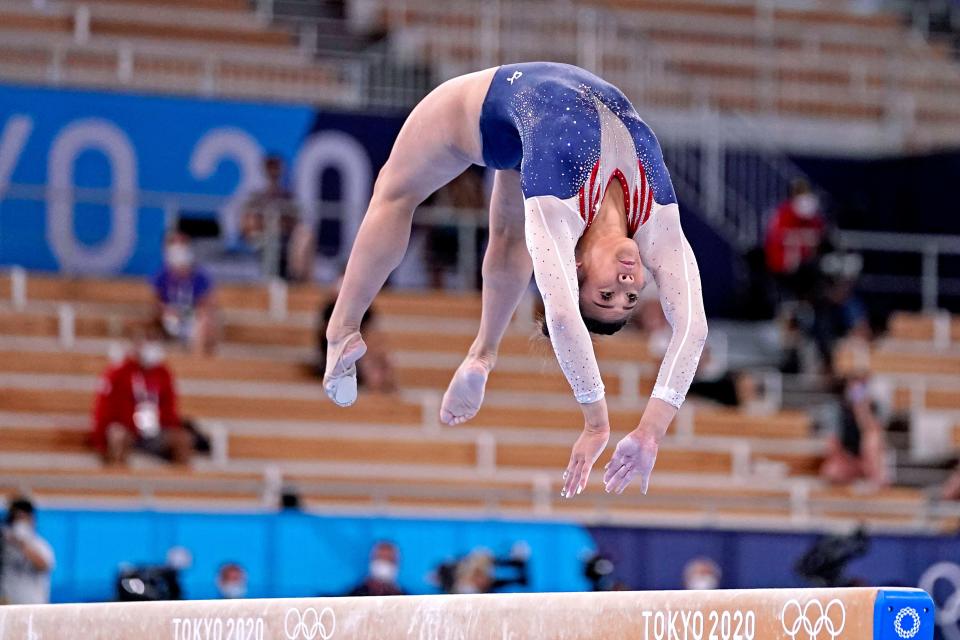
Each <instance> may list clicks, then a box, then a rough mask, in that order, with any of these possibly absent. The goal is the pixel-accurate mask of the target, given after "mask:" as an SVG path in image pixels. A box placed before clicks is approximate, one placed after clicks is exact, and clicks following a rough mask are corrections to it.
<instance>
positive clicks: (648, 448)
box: [604, 204, 707, 493]
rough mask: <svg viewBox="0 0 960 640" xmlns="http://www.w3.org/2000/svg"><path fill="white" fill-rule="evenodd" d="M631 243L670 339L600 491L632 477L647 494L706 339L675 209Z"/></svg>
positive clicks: (662, 212) (663, 209)
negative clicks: (652, 284) (637, 478)
mask: <svg viewBox="0 0 960 640" xmlns="http://www.w3.org/2000/svg"><path fill="white" fill-rule="evenodd" d="M634 239H635V240H636V242H637V246H638V248H639V249H640V259H641V260H642V261H643V265H644V266H645V267H646V268H647V269H648V270H649V271H650V272H651V273H652V274H653V278H654V280H655V281H656V283H657V287H658V289H659V293H660V306H661V307H663V313H664V315H665V316H666V318H667V322H669V323H670V326H671V328H672V329H673V335H672V337H671V338H670V344H669V345H668V346H667V352H666V355H665V356H664V358H663V362H662V364H661V365H660V371H659V373H658V374H657V382H656V384H655V385H654V387H653V393H652V397H651V398H650V401H649V402H648V403H647V407H646V409H645V410H644V412H643V417H641V419H640V425H639V426H638V427H637V428H636V429H635V430H634V431H632V432H631V433H630V434H629V435H628V436H627V437H626V438H624V439H623V440H621V441H620V442H619V443H618V444H617V448H616V451H615V452H614V455H613V459H612V460H611V461H610V464H609V465H607V470H606V473H605V474H604V483H605V485H606V489H607V491H615V492H617V493H621V492H622V491H623V490H624V489H625V488H626V487H627V485H628V484H629V483H630V481H631V480H632V479H633V477H634V476H635V475H637V474H639V475H640V478H641V480H640V488H641V490H642V491H643V492H644V493H646V492H647V487H648V484H649V481H650V472H651V471H652V470H653V464H654V462H655V461H656V457H657V450H658V448H659V444H660V441H661V440H662V439H663V436H664V435H665V434H666V432H667V427H669V426H670V422H671V421H672V420H673V418H674V417H675V416H676V415H677V410H678V409H679V408H680V405H681V404H683V400H684V398H685V397H686V395H687V390H688V389H689V388H690V383H691V382H692V381H693V376H694V375H695V374H696V372H697V365H698V363H699V362H700V353H701V352H702V351H703V345H704V343H705V342H706V340H707V317H706V314H705V313H704V310H703V291H702V287H701V285H700V270H699V269H698V268H697V259H696V258H695V257H694V255H693V250H692V249H691V248H690V243H688V242H687V238H686V237H685V236H684V235H683V229H682V228H681V227H680V209H679V208H678V206H677V205H676V204H669V205H664V206H658V208H657V210H655V211H654V212H653V213H652V214H651V216H650V219H649V221H648V222H647V223H646V224H644V225H643V226H642V227H640V230H639V231H638V232H637V235H636V236H635V238H634Z"/></svg>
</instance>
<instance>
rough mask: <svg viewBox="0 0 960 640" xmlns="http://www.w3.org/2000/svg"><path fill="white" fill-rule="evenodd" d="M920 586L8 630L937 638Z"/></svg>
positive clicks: (49, 611)
mask: <svg viewBox="0 0 960 640" xmlns="http://www.w3.org/2000/svg"><path fill="white" fill-rule="evenodd" d="M933 626H934V613H933V602H932V601H931V599H930V597H929V596H928V595H927V594H926V593H925V592H923V591H921V590H919V589H887V588H880V589H877V588H857V589H758V590H729V591H647V592H628V591H621V592H607V593H537V594H533V593H529V594H527V593H525V594H496V595H462V596H404V597H371V598H297V599H282V600H216V601H214V600H208V601H200V600H198V601H192V602H191V601H175V602H132V603H105V604H63V605H38V606H9V607H0V639H3V640H13V639H14V638H16V639H17V640H20V639H23V640H57V639H59V638H63V639H67V638H69V639H79V640H108V639H109V640H114V639H116V638H134V639H136V640H335V639H339V638H344V639H364V640H367V639H369V640H394V639H397V640H399V639H401V638H403V639H414V640H528V639H529V640H539V639H547V638H555V639H558V640H560V639H562V640H612V639H617V640H620V639H622V640H931V639H932V638H933Z"/></svg>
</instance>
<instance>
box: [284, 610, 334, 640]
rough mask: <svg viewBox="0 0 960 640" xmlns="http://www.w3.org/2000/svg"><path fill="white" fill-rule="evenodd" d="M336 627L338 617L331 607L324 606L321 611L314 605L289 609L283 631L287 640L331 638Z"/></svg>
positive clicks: (324, 639)
mask: <svg viewBox="0 0 960 640" xmlns="http://www.w3.org/2000/svg"><path fill="white" fill-rule="evenodd" d="M336 628H337V619H336V616H334V614H333V609H331V608H330V607H324V608H323V609H321V610H320V611H317V610H316V609H314V608H313V607H308V608H306V609H304V610H303V611H300V609H288V610H287V615H286V616H284V618H283V631H284V633H285V634H286V635H287V640H330V638H332V637H333V632H334V630H335V629H336Z"/></svg>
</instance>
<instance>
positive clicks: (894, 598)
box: [873, 589, 934, 640]
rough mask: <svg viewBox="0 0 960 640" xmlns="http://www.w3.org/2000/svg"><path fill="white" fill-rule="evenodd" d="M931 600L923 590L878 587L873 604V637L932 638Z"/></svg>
mask: <svg viewBox="0 0 960 640" xmlns="http://www.w3.org/2000/svg"><path fill="white" fill-rule="evenodd" d="M933 630H934V611H933V600H932V599H931V598H930V596H929V595H928V594H927V592H926V591H923V590H922V589H880V591H878V592H877V601H876V603H875V604H874V607H873V639H874V640H933Z"/></svg>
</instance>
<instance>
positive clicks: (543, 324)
mask: <svg viewBox="0 0 960 640" xmlns="http://www.w3.org/2000/svg"><path fill="white" fill-rule="evenodd" d="M580 315H581V316H582V317H583V324H584V325H586V327H587V331H589V332H590V333H592V334H595V335H599V336H612V335H613V334H615V333H616V332H617V331H620V329H623V327H624V325H626V324H627V321H626V320H621V321H620V322H603V321H602V320H596V319H594V318H591V317H590V316H584V315H583V314H582V313H581V314H580ZM540 332H541V333H543V335H545V336H546V337H548V338H549V337H550V328H549V327H548V326H547V316H543V317H541V318H540Z"/></svg>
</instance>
